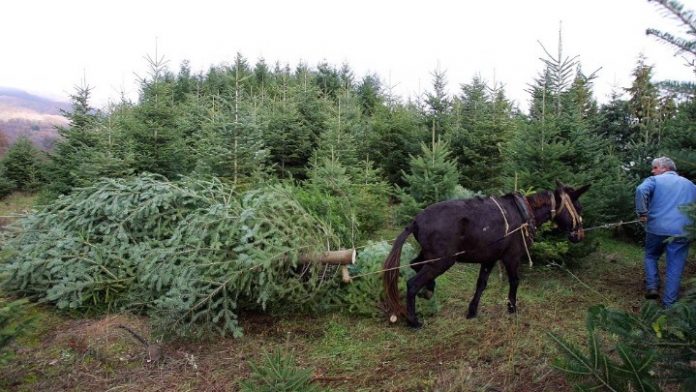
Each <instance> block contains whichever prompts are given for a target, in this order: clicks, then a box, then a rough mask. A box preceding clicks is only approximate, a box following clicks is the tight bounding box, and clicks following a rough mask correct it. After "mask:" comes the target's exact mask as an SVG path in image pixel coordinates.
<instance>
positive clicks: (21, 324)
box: [0, 299, 33, 365]
mask: <svg viewBox="0 0 696 392" xmlns="http://www.w3.org/2000/svg"><path fill="white" fill-rule="evenodd" d="M27 304H28V301H27V300H25V299H19V300H15V301H10V302H6V301H4V300H0V365H2V364H3V363H5V362H6V361H8V360H10V359H11V354H10V353H9V352H7V351H6V349H7V346H8V345H9V344H10V342H12V341H13V340H14V339H16V338H17V337H19V336H21V335H22V334H24V333H26V332H27V331H28V330H30V329H31V327H32V323H33V319H32V318H30V317H27V316H26V314H25V313H24V309H25V307H26V306H27Z"/></svg>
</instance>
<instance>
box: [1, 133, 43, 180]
mask: <svg viewBox="0 0 696 392" xmlns="http://www.w3.org/2000/svg"><path fill="white" fill-rule="evenodd" d="M2 165H3V167H4V177H5V178H6V179H7V181H5V186H6V187H10V186H11V185H12V183H14V184H16V186H17V189H19V190H22V191H36V190H37V189H38V188H39V187H40V186H41V184H42V183H43V182H44V175H45V173H44V157H43V156H42V152H41V151H39V150H38V149H37V148H36V147H34V145H33V144H32V143H31V141H30V140H29V139H28V138H26V137H20V138H19V139H18V140H17V141H16V142H15V143H14V144H13V145H12V146H10V148H9V149H8V150H7V153H5V156H4V157H3V158H2Z"/></svg>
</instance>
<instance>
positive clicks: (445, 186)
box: [400, 141, 459, 208]
mask: <svg viewBox="0 0 696 392" xmlns="http://www.w3.org/2000/svg"><path fill="white" fill-rule="evenodd" d="M450 154H451V152H450V149H449V145H448V144H447V143H446V142H442V141H438V142H433V143H432V145H431V146H427V145H425V144H421V155H419V156H411V159H410V165H409V166H410V170H409V172H408V173H406V172H404V173H403V176H404V181H405V182H406V185H405V186H404V188H403V189H400V191H401V193H402V195H403V194H404V193H405V194H407V195H408V196H407V197H412V198H413V199H415V201H416V202H417V203H418V204H419V205H420V206H421V208H423V207H425V206H428V205H430V204H433V203H437V202H439V201H443V200H447V199H449V198H451V197H452V194H453V193H454V190H455V188H456V187H457V185H458V181H459V172H458V171H457V165H456V163H455V161H454V160H453V159H450ZM403 198H404V197H403V196H402V199H403Z"/></svg>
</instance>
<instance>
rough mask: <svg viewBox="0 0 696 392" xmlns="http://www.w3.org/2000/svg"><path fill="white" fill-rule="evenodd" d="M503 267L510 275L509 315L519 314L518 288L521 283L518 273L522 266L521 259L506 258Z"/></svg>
mask: <svg viewBox="0 0 696 392" xmlns="http://www.w3.org/2000/svg"><path fill="white" fill-rule="evenodd" d="M503 265H505V270H506V271H507V275H508V282H509V283H510V290H509V291H508V305H507V306H508V313H515V312H517V286H519V283H520V277H519V274H518V272H517V270H518V268H519V265H520V258H519V257H509V256H508V257H504V258H503Z"/></svg>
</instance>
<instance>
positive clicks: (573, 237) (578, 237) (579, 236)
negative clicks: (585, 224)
mask: <svg viewBox="0 0 696 392" xmlns="http://www.w3.org/2000/svg"><path fill="white" fill-rule="evenodd" d="M568 239H569V240H570V242H574V243H576V242H580V241H582V240H584V239H585V230H583V228H582V227H581V228H579V229H577V230H573V231H571V232H570V235H569V236H568Z"/></svg>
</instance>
